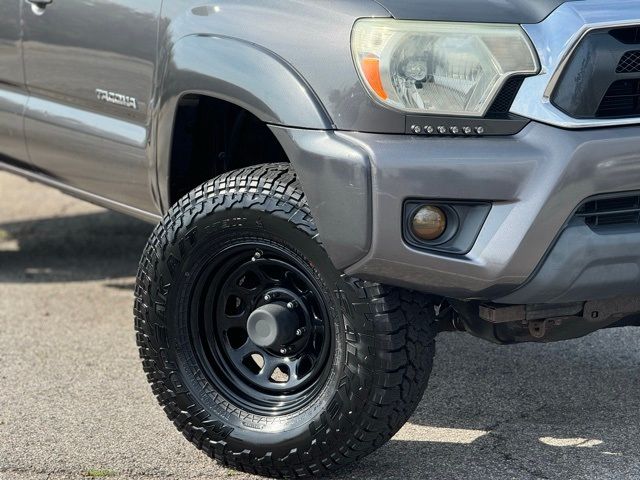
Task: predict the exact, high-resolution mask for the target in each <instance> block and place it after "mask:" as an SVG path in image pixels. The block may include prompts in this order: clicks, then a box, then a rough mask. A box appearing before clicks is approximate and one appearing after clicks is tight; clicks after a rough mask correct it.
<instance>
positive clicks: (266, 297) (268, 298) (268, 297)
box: [264, 293, 273, 302]
mask: <svg viewBox="0 0 640 480" xmlns="http://www.w3.org/2000/svg"><path fill="white" fill-rule="evenodd" d="M272 299H273V297H272V296H271V295H269V294H268V293H267V294H266V295H265V296H264V301H265V302H270V301H271V300H272Z"/></svg>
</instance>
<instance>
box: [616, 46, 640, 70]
mask: <svg viewBox="0 0 640 480" xmlns="http://www.w3.org/2000/svg"><path fill="white" fill-rule="evenodd" d="M638 72H640V50H632V51H630V52H627V53H625V54H624V55H623V56H622V58H621V59H620V62H619V63H618V67H617V68H616V73H638Z"/></svg>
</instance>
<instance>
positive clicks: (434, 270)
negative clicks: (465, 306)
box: [274, 123, 640, 303]
mask: <svg viewBox="0 0 640 480" xmlns="http://www.w3.org/2000/svg"><path fill="white" fill-rule="evenodd" d="M274 132H275V133H276V135H277V136H278V138H279V139H280V140H281V142H282V143H283V145H284V147H285V150H287V153H288V154H289V156H290V158H291V160H292V162H293V163H294V166H295V168H296V169H297V171H298V173H299V175H300V178H301V181H302V184H303V188H304V189H305V193H306V195H307V197H308V199H309V202H310V205H311V208H312V211H313V213H314V216H315V218H316V221H317V223H318V227H319V231H320V235H321V238H322V240H323V242H324V243H325V247H326V249H327V251H328V253H329V255H330V256H331V258H332V260H333V261H334V263H335V264H336V266H337V267H338V268H340V269H343V270H345V271H346V272H347V273H349V274H352V275H356V276H359V277H361V278H367V279H372V280H377V281H381V282H385V283H389V284H394V285H400V286H405V287H409V288H415V289H419V290H424V291H428V292H430V293H434V294H439V295H443V296H448V297H454V298H482V299H489V300H497V301H503V302H508V303H534V302H549V301H577V300H591V299H594V298H603V296H607V295H609V294H610V293H611V294H614V293H615V294H616V295H621V294H625V293H629V294H631V293H638V291H639V290H640V254H634V253H633V250H634V249H633V245H640V234H638V233H634V232H630V233H626V234H624V235H622V234H621V235H608V236H602V235H598V234H596V233H594V232H593V231H591V230H589V229H588V228H586V229H585V230H583V231H580V232H577V231H575V232H574V231H572V230H571V229H568V230H565V228H564V227H565V225H566V222H567V221H568V219H569V218H570V217H571V215H572V213H573V212H574V211H575V209H576V207H577V206H578V205H579V204H580V203H581V202H582V201H583V200H584V199H586V198H588V197H591V196H593V195H596V194H600V193H609V192H622V191H631V190H640V127H620V128H607V129H597V130H580V131H569V130H562V129H559V128H555V127H550V126H547V125H543V124H539V123H531V124H529V125H528V126H527V127H526V128H525V129H524V130H523V131H522V132H521V133H520V134H518V135H516V136H513V137H499V138H498V137H494V138H489V137H487V138H418V137H410V136H404V135H380V134H366V133H347V132H323V131H305V130H294V129H284V128H277V127H274ZM407 198H425V199H446V200H482V201H490V202H492V204H493V207H492V209H491V212H490V213H489V216H488V218H487V220H486V222H485V224H484V226H483V228H482V230H481V231H480V234H479V236H478V238H477V240H476V242H475V244H474V246H473V248H472V249H471V251H470V252H469V253H468V254H466V255H461V256H455V255H448V256H447V255H443V254H437V253H428V252H424V251H419V250H416V249H414V248H412V247H409V246H408V245H407V244H406V243H405V242H404V241H403V238H402V228H401V221H402V217H401V212H402V205H403V202H404V200H405V199H407ZM571 228H574V227H571ZM554 246H556V247H554ZM639 250H640V249H639ZM547 262H552V263H549V265H551V267H548V268H547V269H546V270H545V265H546V264H547ZM594 266H597V268H596V267H594ZM602 271H607V272H608V274H607V275H606V276H604V277H603V276H602V275H601V272H602ZM538 272H539V275H538ZM540 275H542V276H540ZM599 279H600V280H599ZM613 279H617V280H616V281H615V282H613V283H611V282H612V281H613ZM514 292H515V293H514ZM610 296H613V295H610ZM582 297H584V298H582Z"/></svg>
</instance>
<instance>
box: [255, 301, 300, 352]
mask: <svg viewBox="0 0 640 480" xmlns="http://www.w3.org/2000/svg"><path fill="white" fill-rule="evenodd" d="M297 328H298V317H297V315H296V314H295V313H294V312H292V311H291V310H289V309H288V308H287V307H286V306H285V305H282V304H280V303H270V304H268V305H263V306H262V307H260V308H257V309H256V310H254V311H253V312H251V315H249V319H248V320H247V333H248V334H249V338H250V339H251V341H252V342H253V343H255V344H256V345H258V346H259V347H263V348H273V349H275V348H277V347H280V346H281V345H286V344H287V343H289V342H291V341H292V340H293V339H295V337H296V329H297Z"/></svg>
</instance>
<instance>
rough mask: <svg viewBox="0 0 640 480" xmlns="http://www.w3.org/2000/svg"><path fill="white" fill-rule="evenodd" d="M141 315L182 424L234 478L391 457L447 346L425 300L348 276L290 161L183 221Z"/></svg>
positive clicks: (161, 241) (161, 237) (214, 197)
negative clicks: (378, 453) (437, 343)
mask: <svg viewBox="0 0 640 480" xmlns="http://www.w3.org/2000/svg"><path fill="white" fill-rule="evenodd" d="M135 317H136V330H137V341H138V345H139V347H140V355H141V357H142V360H143V365H144V369H145V372H146V373H147V377H148V380H149V382H150V383H151V385H152V389H153V392H154V394H155V395H156V397H157V399H158V401H159V402H160V404H161V405H162V406H163V407H164V410H165V412H166V413H167V415H168V416H169V418H170V419H171V420H172V421H173V422H174V424H175V425H176V427H177V428H178V429H179V430H180V431H181V432H182V433H183V434H184V436H185V437H186V438H187V439H189V440H190V441H191V442H192V443H194V444H195V445H196V446H197V447H198V448H200V449H202V450H203V451H205V452H206V453H207V454H208V455H210V456H211V457H214V458H216V459H217V460H218V461H220V462H221V463H222V464H224V465H226V466H230V467H233V468H236V469H238V470H242V471H246V472H250V473H257V474H261V475H268V476H277V477H304V476H310V475H316V474H324V473H327V472H328V471H331V470H334V469H336V468H337V467H339V466H342V465H346V464H348V463H351V462H353V461H355V460H357V459H359V458H362V457H364V456H365V455H367V454H369V453H371V452H372V451H373V450H375V449H376V448H378V447H380V446H381V445H383V444H384V443H385V442H386V441H387V440H389V439H390V438H391V437H392V436H393V435H394V434H395V432H396V431H397V430H398V429H399V428H400V427H401V426H402V425H403V424H404V423H405V422H406V420H407V419H408V418H409V416H410V415H411V413H412V412H413V411H414V409H415V407H416V406H417V403H418V402H419V400H420V398H421V397H422V394H423V392H424V390H425V388H426V385H427V380H428V377H429V374H430V371H431V366H432V362H433V355H434V348H435V347H434V337H435V332H436V330H435V327H434V324H433V323H434V313H433V309H432V307H431V306H430V305H429V304H428V303H426V302H425V301H424V300H423V297H422V296H420V295H417V294H412V293H411V292H407V291H403V290H399V289H392V288H388V287H385V286H382V285H379V284H375V283H370V282H362V281H359V280H354V279H350V278H347V277H344V276H342V275H340V273H339V272H337V271H336V270H335V268H334V267H333V265H332V264H331V262H330V260H329V258H328V256H327V254H326V252H325V251H324V249H323V248H322V245H321V244H320V243H319V241H318V236H317V231H316V226H315V224H314V222H313V218H312V216H311V214H310V211H309V208H308V206H307V204H306V200H305V197H304V195H303V193H302V190H301V188H300V186H299V184H298V182H297V180H296V176H295V173H294V172H293V170H292V169H291V167H290V166H289V165H286V164H272V165H263V166H259V167H252V168H246V169H242V170H238V171H234V172H230V173H227V174H224V175H222V176H220V177H218V178H216V179H215V180H212V181H210V182H208V183H205V184H204V185H202V186H201V187H198V188H197V189H195V190H193V191H192V192H191V193H189V194H188V195H187V196H185V197H184V198H183V199H181V200H180V201H179V202H178V203H177V204H176V205H175V206H174V207H173V208H172V209H171V210H170V211H169V213H168V214H167V215H166V216H165V218H164V219H163V221H162V222H161V223H160V224H159V225H158V227H157V228H156V229H155V230H154V232H153V234H152V235H151V238H150V240H149V242H148V244H147V247H146V248H145V251H144V254H143V256H142V260H141V263H140V269H139V272H138V277H137V286H136V301H135Z"/></svg>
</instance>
